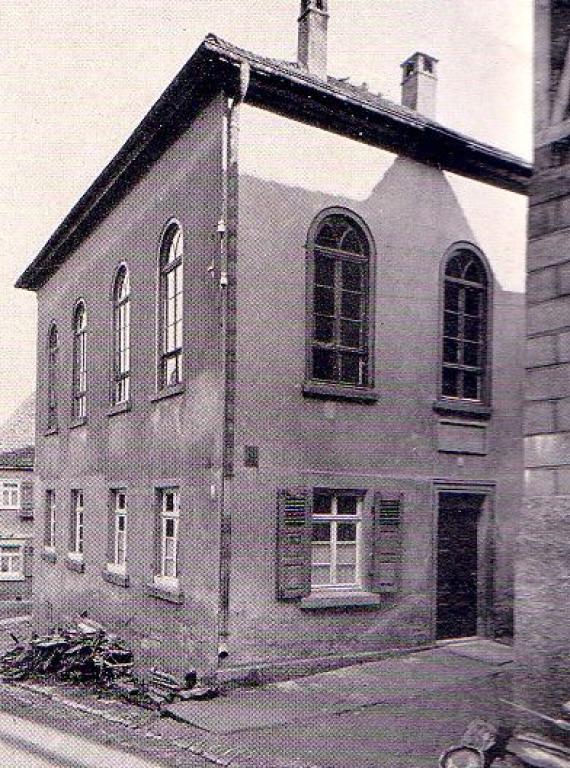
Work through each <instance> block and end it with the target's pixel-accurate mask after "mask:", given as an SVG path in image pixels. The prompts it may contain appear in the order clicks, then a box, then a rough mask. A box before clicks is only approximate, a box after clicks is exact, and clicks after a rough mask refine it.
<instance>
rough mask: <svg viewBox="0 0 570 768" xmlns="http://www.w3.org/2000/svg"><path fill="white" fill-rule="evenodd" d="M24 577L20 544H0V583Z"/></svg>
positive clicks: (22, 554)
mask: <svg viewBox="0 0 570 768" xmlns="http://www.w3.org/2000/svg"><path fill="white" fill-rule="evenodd" d="M23 577H24V553H23V547H22V545H21V544H14V543H8V542H6V541H4V542H2V543H1V544H0V581H6V580H10V579H21V578H23Z"/></svg>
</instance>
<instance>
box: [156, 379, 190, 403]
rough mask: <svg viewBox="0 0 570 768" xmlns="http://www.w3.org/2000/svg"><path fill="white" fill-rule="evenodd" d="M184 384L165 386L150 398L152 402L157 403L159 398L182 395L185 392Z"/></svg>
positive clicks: (164, 398)
mask: <svg viewBox="0 0 570 768" xmlns="http://www.w3.org/2000/svg"><path fill="white" fill-rule="evenodd" d="M184 390H185V386H184V384H182V383H180V384H173V385H172V386H171V387H165V388H164V389H161V390H160V392H157V393H156V395H154V396H153V397H151V398H150V402H151V403H156V402H157V401H158V400H166V398H167V397H175V396H176V395H182V394H183V393H184Z"/></svg>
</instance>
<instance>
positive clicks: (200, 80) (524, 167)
mask: <svg viewBox="0 0 570 768" xmlns="http://www.w3.org/2000/svg"><path fill="white" fill-rule="evenodd" d="M220 89H225V90H226V91H227V92H228V94H229V95H233V96H234V97H238V98H239V97H244V98H245V101H246V102H247V103H248V104H253V105H254V106H258V107H261V108H263V109H268V110H272V111H274V112H276V113H278V114H281V115H285V116H287V117H290V118H292V119H294V120H298V121H300V122H303V123H307V124H310V125H314V126H318V127H320V128H324V129H326V130H330V131H333V132H335V133H338V134H340V135H344V136H349V137H351V138H353V139H355V140H357V141H362V142H365V143H367V144H370V145H373V146H378V147H381V148H383V149H387V150H388V151H392V152H395V153H397V154H402V155H406V156H408V157H412V158H413V159H415V160H418V161H419V162H423V163H426V164H429V165H432V166H436V167H438V168H440V169H443V170H448V171H452V172H454V173H458V174H461V175H464V176H468V177H470V178H474V179H479V180H480V181H484V182H486V183H489V184H493V185H495V186H498V187H502V188H504V189H507V190H510V191H513V192H518V193H523V194H524V193H526V191H527V187H528V181H529V179H530V176H531V172H532V166H531V165H530V164H529V163H527V162H526V161H524V160H522V159H521V158H518V157H516V156H514V155H512V154H510V153H509V152H504V151H503V150H500V149H497V148H495V147H491V146H489V145H487V144H484V143H482V142H480V141H477V140H475V139H471V138H469V137H467V136H464V135H463V134H461V133H458V132H457V131H452V130H450V129H448V128H446V127H445V126H443V125H441V124H440V123H438V122H436V121H435V120H431V119H430V118H427V117H425V116H423V115H421V114H419V113H418V112H415V111H414V110H411V109H409V108H407V107H404V106H401V105H399V104H395V103H393V102H391V101H388V100H387V99H384V98H383V97H381V96H379V95H376V94H372V93H370V92H368V91H366V90H364V89H362V88H358V87H356V86H354V85H351V84H350V83H347V82H345V81H343V80H338V79H336V78H332V77H328V78H327V79H326V80H324V79H321V78H319V77H317V76H315V75H313V74H311V73H309V72H308V71H306V70H305V69H303V68H301V67H300V66H299V65H298V64H296V63H291V62H286V61H281V60H278V59H271V58H267V57H265V56H259V55H257V54H254V53H251V52H250V51H246V50H244V49H243V48H238V47H237V46H235V45H232V44H231V43H228V42H226V41H225V40H222V39H220V38H219V37H216V36H215V35H208V36H207V37H206V38H205V40H204V41H203V42H202V44H201V45H200V46H199V47H198V49H197V50H196V52H195V53H194V55H193V56H192V57H191V58H190V59H189V61H188V62H187V63H186V64H185V66H184V67H183V68H182V69H181V71H180V72H179V74H178V75H177V76H176V77H175V78H174V80H173V81H172V83H171V84H170V85H169V86H168V88H167V89H166V90H165V91H164V93H163V94H162V96H161V97H160V98H159V100H158V101H157V102H156V104H155V105H154V106H153V107H152V109H151V110H150V111H149V112H148V114H147V115H146V117H145V118H144V119H143V120H142V122H141V123H140V124H139V126H138V127H137V128H136V129H135V131H134V132H133V134H132V135H131V136H130V138H129V139H128V140H127V141H126V142H125V144H124V145H123V147H122V148H121V149H120V150H119V152H118V153H117V154H116V155H115V157H114V158H113V159H112V160H111V162H110V163H109V164H108V165H107V167H106V168H105V169H104V170H103V171H102V173H101V174H100V175H99V176H98V178H97V179H96V180H95V181H94V182H93V184H92V185H91V187H90V188H89V189H88V190H87V192H86V193H85V194H84V195H83V197H81V199H80V200H79V202H78V203H77V204H76V205H75V206H74V208H73V209H72V210H71V212H70V213H69V214H68V216H67V217H66V218H65V219H64V221H63V222H62V223H61V224H60V226H59V227H58V228H57V229H56V231H55V232H54V234H53V235H52V236H51V238H50V239H49V240H48V242H47V243H46V245H45V246H44V247H43V249H42V250H41V251H40V253H39V254H38V255H37V256H36V258H35V259H34V261H33V262H32V263H31V264H30V265H29V266H28V268H27V269H26V270H25V271H24V273H23V274H22V275H21V276H20V278H19V279H18V282H17V283H16V285H17V287H18V288H27V289H29V290H37V289H38V288H40V287H41V286H42V285H43V284H44V283H45V281H46V280H47V279H48V278H49V276H50V275H51V274H52V273H53V271H54V270H55V269H57V267H58V266H59V264H61V263H62V262H63V261H64V260H65V259H66V257H67V256H68V255H69V253H70V252H71V251H72V250H73V249H74V248H76V247H77V245H78V244H79V243H80V242H81V241H82V239H83V238H84V237H85V236H86V235H87V234H88V233H89V232H90V231H92V230H93V228H94V227H95V226H96V225H97V223H98V222H99V221H100V220H101V219H102V218H103V217H104V216H105V215H106V214H107V213H108V212H109V210H110V209H111V208H112V207H113V206H114V205H116V204H117V202H118V201H119V200H120V199H121V198H122V197H123V196H124V194H125V193H126V192H127V190H128V189H129V188H130V187H131V186H132V184H133V183H134V182H135V181H136V180H137V179H138V178H139V177H140V176H141V175H142V174H144V172H145V171H146V169H147V168H148V167H149V165H150V164H151V163H152V162H153V161H154V160H155V159H156V158H157V157H159V156H160V154H161V152H162V151H164V149H165V147H167V146H168V145H169V144H170V143H171V142H172V141H173V140H174V139H175V138H176V137H177V136H179V135H180V134H181V133H182V132H183V131H184V130H185V128H186V127H187V126H188V125H189V124H190V122H191V121H192V119H193V118H194V117H195V115H196V114H197V113H198V112H199V111H200V109H201V108H202V107H203V105H205V104H206V103H207V102H208V100H209V99H211V98H212V97H213V96H214V95H215V94H216V93H219V91H220Z"/></svg>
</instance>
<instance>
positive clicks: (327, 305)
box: [315, 286, 334, 315]
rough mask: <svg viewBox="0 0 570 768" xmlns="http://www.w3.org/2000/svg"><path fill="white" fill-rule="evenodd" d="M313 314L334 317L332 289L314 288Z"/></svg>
mask: <svg viewBox="0 0 570 768" xmlns="http://www.w3.org/2000/svg"><path fill="white" fill-rule="evenodd" d="M315 313H317V314H319V315H334V290H333V289H332V288H323V287H322V286H316V287H315Z"/></svg>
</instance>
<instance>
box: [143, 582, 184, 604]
mask: <svg viewBox="0 0 570 768" xmlns="http://www.w3.org/2000/svg"><path fill="white" fill-rule="evenodd" d="M146 593H147V595H150V596H151V597H156V599H157V600H165V601H166V602H167V603H174V604H175V605H182V604H183V603H184V594H183V593H182V592H180V590H178V589H176V590H175V589H168V588H167V587H165V586H163V585H162V584H155V583H151V584H147V585H146Z"/></svg>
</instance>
